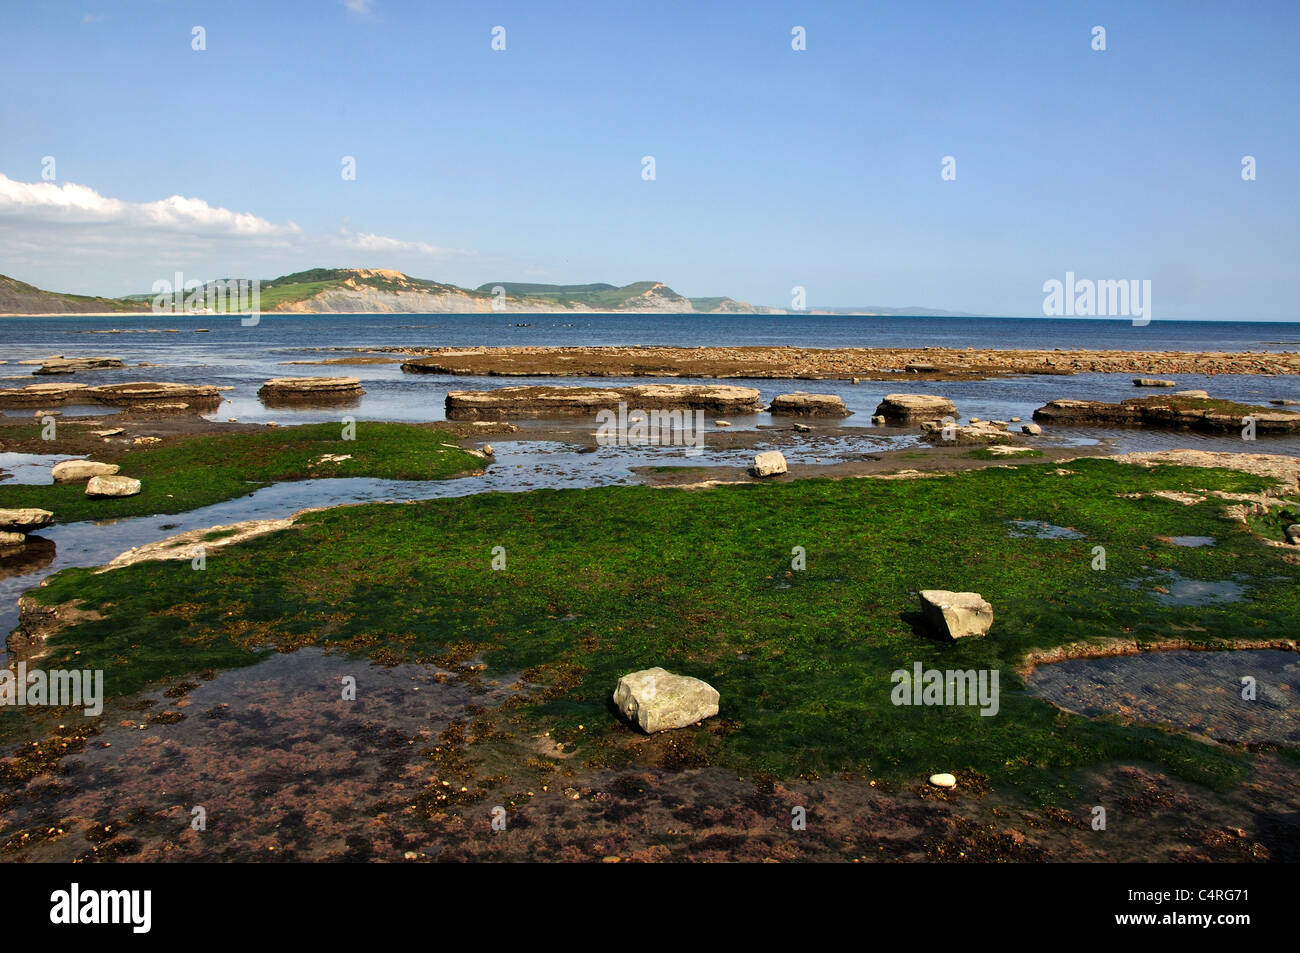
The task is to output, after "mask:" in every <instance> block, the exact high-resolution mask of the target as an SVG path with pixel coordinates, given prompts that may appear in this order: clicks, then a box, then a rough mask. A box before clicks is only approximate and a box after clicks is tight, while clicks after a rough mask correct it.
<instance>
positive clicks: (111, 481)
mask: <svg viewBox="0 0 1300 953" xmlns="http://www.w3.org/2000/svg"><path fill="white" fill-rule="evenodd" d="M139 492H140V481H139V480H137V479H135V478H133V477H127V476H116V475H115V476H96V477H91V478H90V481H89V482H88V483H87V484H86V496H135V495H136V494H137V493H139Z"/></svg>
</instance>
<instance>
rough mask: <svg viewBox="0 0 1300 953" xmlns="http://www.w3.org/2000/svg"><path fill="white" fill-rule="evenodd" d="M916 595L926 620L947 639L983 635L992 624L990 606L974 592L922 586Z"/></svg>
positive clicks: (991, 608) (991, 609)
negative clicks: (919, 598)
mask: <svg viewBox="0 0 1300 953" xmlns="http://www.w3.org/2000/svg"><path fill="white" fill-rule="evenodd" d="M920 595H921V613H922V615H924V616H925V619H926V621H927V622H928V623H929V624H930V625H931V626H932V627H933V628H934V629H935V631H937V632H939V633H941V634H943V635H946V636H947V637H948V638H950V639H953V640H956V639H964V638H967V637H968V636H980V635H986V634H987V633H988V631H989V627H990V626H992V625H993V607H992V606H991V605H989V603H988V602H987V601H986V600H985V598H984V597H983V596H981V595H980V594H979V593H978V592H949V591H948V590H947V589H922V590H921V594H920Z"/></svg>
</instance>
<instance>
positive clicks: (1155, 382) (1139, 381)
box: [1133, 377, 1178, 387]
mask: <svg viewBox="0 0 1300 953" xmlns="http://www.w3.org/2000/svg"><path fill="white" fill-rule="evenodd" d="M1133 386H1134V387H1177V386H1178V382H1177V381H1165V380H1160V379H1159V378H1157V377H1135V378H1133Z"/></svg>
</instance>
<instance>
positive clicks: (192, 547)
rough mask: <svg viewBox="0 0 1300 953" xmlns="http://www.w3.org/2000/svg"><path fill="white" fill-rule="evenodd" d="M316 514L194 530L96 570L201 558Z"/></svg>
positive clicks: (138, 549)
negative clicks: (201, 554)
mask: <svg viewBox="0 0 1300 953" xmlns="http://www.w3.org/2000/svg"><path fill="white" fill-rule="evenodd" d="M312 512H315V510H314V509H306V510H299V511H298V512H297V513H294V514H293V515H292V516H289V517H286V518H284V519H266V520H245V521H244V522H242V523H227V524H225V525H223V526H206V527H203V528H202V529H192V530H189V531H188V532H185V533H178V534H177V535H175V536H169V537H167V538H166V539H163V540H159V541H158V542H155V543H146V544H145V545H144V546H138V547H135V548H133V549H128V550H127V551H126V552H124V553H122V554H121V555H119V556H117V557H116V558H115V559H113V561H112V562H110V563H108V565H106V566H101V567H100V568H99V569H96V570H95V573H96V574H97V575H98V574H99V573H104V572H108V571H110V570H112V569H121V568H122V567H123V566H134V565H135V564H136V563H143V562H154V561H162V560H171V559H178V560H191V559H193V558H194V557H195V556H197V555H199V551H200V550H202V551H203V552H204V554H206V553H208V552H211V551H212V550H214V549H220V548H222V547H223V546H233V545H234V544H236V543H242V542H243V541H244V540H247V539H255V538H256V537H258V536H265V535H266V534H267V533H277V532H279V531H280V530H282V529H288V528H289V527H291V526H292V525H293V524H294V523H295V522H296V521H297V519H298V517H299V516H302V515H303V514H304V513H312ZM214 534H220V535H215V538H212V539H209V538H208V537H210V536H214Z"/></svg>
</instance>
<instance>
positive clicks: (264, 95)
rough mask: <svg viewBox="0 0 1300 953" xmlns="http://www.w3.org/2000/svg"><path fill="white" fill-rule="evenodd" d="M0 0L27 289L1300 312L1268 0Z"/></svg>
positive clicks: (1292, 99) (1283, 8) (7, 224)
mask: <svg viewBox="0 0 1300 953" xmlns="http://www.w3.org/2000/svg"><path fill="white" fill-rule="evenodd" d="M0 18H2V22H3V27H4V35H5V40H6V42H5V47H6V57H5V62H4V64H3V66H0V131H2V132H3V135H0V175H2V176H4V178H3V179H0V273H4V274H9V275H13V276H14V277H18V278H21V279H23V280H26V281H30V282H33V283H35V284H38V285H41V286H42V287H49V288H54V289H57V290H68V291H80V292H90V293H101V294H123V293H127V292H132V291H147V290H148V289H149V287H150V285H151V284H152V282H153V281H154V280H156V279H158V278H164V277H167V278H169V277H170V276H171V274H172V272H174V271H175V270H178V269H179V270H183V271H184V272H185V273H186V277H187V278H189V277H195V278H205V279H206V278H214V277H223V276H227V275H251V276H257V277H273V276H275V275H279V274H283V273H286V272H289V271H294V270H299V269H302V268H308V267H315V266H327V267H341V266H365V267H387V268H399V269H401V270H403V271H407V272H409V273H411V274H414V275H417V276H419V277H426V278H435V279H439V280H444V281H450V282H455V283H457V284H464V285H477V284H479V283H482V282H485V281H493V280H503V279H509V280H532V281H554V282H564V283H570V282H589V281H610V282H614V283H619V284H621V283H625V282H630V281H635V280H641V279H656V280H661V281H664V282H667V283H668V284H670V285H671V286H672V287H673V288H675V289H676V290H678V291H680V292H682V293H684V294H689V295H710V294H728V295H732V296H733V297H737V298H740V299H743V300H748V301H752V302H755V303H761V304H771V305H777V306H788V305H789V303H790V290H791V288H792V287H793V286H795V285H799V286H803V287H805V288H806V289H807V299H808V305H809V306H810V307H813V308H816V307H823V306H848V305H868V304H874V305H889V306H906V305H926V306H931V307H935V308H945V309H950V310H965V311H973V312H978V313H989V314H1012V315H1032V314H1041V313H1042V312H1041V309H1042V301H1043V293H1042V285H1043V282H1044V281H1046V280H1048V279H1050V278H1063V277H1064V275H1065V272H1066V271H1073V272H1074V273H1075V274H1076V275H1078V276H1080V277H1086V278H1095V279H1103V278H1105V279H1125V278H1127V279H1149V280H1151V281H1152V287H1153V293H1152V297H1153V314H1154V316H1155V317H1156V318H1161V317H1164V318H1173V317H1188V318H1225V319H1239V318H1256V319H1269V320H1286V319H1293V318H1297V317H1300V305H1297V294H1296V292H1297V285H1298V282H1300V264H1298V262H1300V224H1298V223H1300V200H1298V196H1300V168H1297V165H1298V161H1297V156H1300V122H1298V116H1297V111H1298V103H1300V97H1298V96H1297V92H1298V91H1300V75H1298V74H1300V57H1297V56H1296V55H1295V49H1296V45H1297V39H1298V37H1300V4H1296V3H1292V2H1279V3H1258V4H1249V5H1240V4H1231V3H1213V4H1212V3H1154V2H1150V3H1147V2H1144V3H1115V4H1112V3H1079V4H1075V3H1024V4H1017V3H996V2H992V3H929V4H927V3H897V4H894V3H809V2H787V3H766V2H747V3H735V4H730V3H709V4H701V3H671V2H655V3H649V4H622V3H618V4H615V3H608V4H600V3H547V2H539V0H533V2H525V3H504V2H487V3H473V4H468V3H467V4H452V3H438V4H433V3H416V2H397V0H370V2H363V0H351V2H350V3H345V2H338V0H312V2H306V0H302V2H293V3H246V2H238V0H235V2H222V3H199V2H194V3H187V2H166V0H157V2H113V3H110V2H92V0H84V2H66V3H60V2H35V3H24V4H21V5H19V4H16V3H13V2H8V3H6V4H5V7H4V10H3V13H0ZM196 25H199V26H202V27H203V28H204V30H205V31H206V47H207V48H206V49H205V50H203V51H195V50H193V49H192V48H191V47H192V28H193V27H194V26H196ZM497 25H500V26H504V27H505V29H506V50H505V51H504V52H497V51H493V50H492V49H491V41H492V36H491V30H492V28H493V27H494V26H497ZM796 25H797V26H803V27H804V28H805V29H806V33H807V49H806V50H804V51H799V52H796V51H794V50H792V49H791V29H792V28H793V27H794V26H796ZM1096 25H1101V26H1104V27H1105V29H1106V46H1107V49H1106V50H1105V51H1104V52H1095V51H1093V50H1092V48H1091V43H1092V36H1091V31H1092V28H1093V27H1094V26H1096ZM646 155H650V156H653V157H654V158H655V163H656V178H655V180H654V181H644V180H643V179H642V175H641V169H642V165H641V160H642V157H643V156H646ZM946 155H951V156H953V157H954V158H955V160H956V179H955V180H954V181H943V180H942V179H941V177H940V170H941V161H942V158H943V157H944V156H946ZM1246 155H1251V156H1254V157H1255V158H1256V161H1257V169H1258V172H1257V179H1256V180H1255V181H1253V182H1245V181H1243V180H1242V177H1241V162H1242V157H1243V156H1246ZM46 156H52V157H53V158H54V160H55V178H54V179H53V181H46V180H43V179H42V168H43V166H42V161H43V159H44V157H46ZM343 156H353V157H355V160H356V179H355V180H354V181H346V180H344V179H343V178H342V176H341V174H340V171H341V161H342V157H343ZM172 196H179V197H182V200H179V201H172V202H168V201H167V200H169V199H170V198H171V197H172Z"/></svg>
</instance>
